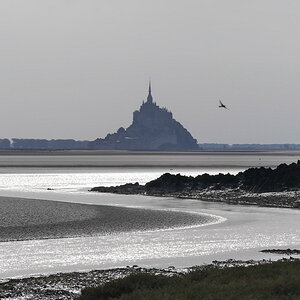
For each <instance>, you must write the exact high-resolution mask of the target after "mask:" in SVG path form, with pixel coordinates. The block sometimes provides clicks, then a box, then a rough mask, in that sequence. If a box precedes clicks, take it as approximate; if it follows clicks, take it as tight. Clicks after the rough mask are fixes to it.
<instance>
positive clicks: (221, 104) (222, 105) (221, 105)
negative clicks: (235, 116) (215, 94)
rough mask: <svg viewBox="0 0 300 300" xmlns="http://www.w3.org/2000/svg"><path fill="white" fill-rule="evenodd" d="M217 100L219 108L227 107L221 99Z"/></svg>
mask: <svg viewBox="0 0 300 300" xmlns="http://www.w3.org/2000/svg"><path fill="white" fill-rule="evenodd" d="M219 102H220V105H219V107H220V108H225V109H228V108H227V107H226V105H224V104H223V103H222V101H221V100H219Z"/></svg>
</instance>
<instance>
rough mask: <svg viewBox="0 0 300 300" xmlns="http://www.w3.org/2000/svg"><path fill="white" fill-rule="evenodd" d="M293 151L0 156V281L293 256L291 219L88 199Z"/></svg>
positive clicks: (268, 161)
mask: <svg viewBox="0 0 300 300" xmlns="http://www.w3.org/2000/svg"><path fill="white" fill-rule="evenodd" d="M299 157H300V154H299V152H259V153H254V152H251V153H244V152H242V153H239V152H237V153H192V154H188V153H184V154H182V153H164V154H160V153H148V154H144V153H123V154H122V153H119V152H112V153H111V152H104V153H103V152H97V151H96V152H88V153H83V152H76V151H74V152H71V153H70V152H54V153H42V154H40V153H34V154H33V153H30V152H29V153H26V154H25V155H24V154H22V155H20V154H19V153H17V152H16V153H14V154H13V155H6V154H5V155H4V154H3V155H1V154H0V278H7V277H18V276H27V275H32V274H49V273H55V272H64V271H79V270H91V269H104V268H112V267H121V266H126V265H133V264H137V265H141V266H156V267H164V266H169V265H174V266H177V267H184V266H191V265H196V264H202V263H209V262H211V261H212V260H215V259H217V260H219V259H228V258H241V259H249V258H253V259H259V258H265V259H269V258H271V259H276V256H274V255H272V254H261V253H260V252H258V251H259V250H260V249H263V248H278V247H282V248H286V247H290V248H298V249H299V247H300V229H299V228H300V226H299V220H300V218H299V217H300V213H299V210H293V209H280V208H261V207H254V206H234V205H227V204H217V203H209V202H202V201H198V200H189V199H174V198H159V197H148V196H136V195H112V194H100V193H91V192H89V191H88V190H89V189H90V188H91V187H94V186H99V185H105V186H111V185H119V184H123V183H127V182H139V183H145V182H147V181H149V180H152V179H155V178H157V177H158V176H160V175H161V174H163V173H165V172H169V173H175V174H177V173H181V174H186V175H198V174H203V173H209V174H217V173H228V172H229V173H232V174H236V173H238V172H240V171H243V170H245V169H246V168H248V167H256V166H258V167H259V166H266V167H274V166H276V165H278V164H279V163H283V162H285V163H291V162H296V161H297V160H298V158H299Z"/></svg>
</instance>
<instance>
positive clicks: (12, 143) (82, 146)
mask: <svg viewBox="0 0 300 300" xmlns="http://www.w3.org/2000/svg"><path fill="white" fill-rule="evenodd" d="M90 143H91V141H77V140H74V139H51V140H47V139H17V138H13V139H7V138H4V139H0V149H2V150H14V149H15V150H89V149H92V147H91V146H90ZM198 146H199V151H255V150H258V151H264V150H265V151H267V150H270V151H271V150H278V151H280V150H281V151H284V150H300V144H221V143H201V144H198ZM128 150H129V149H128Z"/></svg>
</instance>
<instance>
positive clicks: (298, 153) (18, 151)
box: [0, 149, 300, 156]
mask: <svg viewBox="0 0 300 300" xmlns="http://www.w3.org/2000/svg"><path fill="white" fill-rule="evenodd" d="M258 153H259V154H261V155H270V154H272V153H274V154H276V155H286V154H291V155H295V156H300V150H299V149H295V150H282V149H281V150H263V149H259V150H194V151H155V150H153V151H139V150H136V151H133V150H49V149H45V150H26V149H10V150H3V149H0V156H2V155H3V156H10V155H41V156H42V155H53V156H55V155H63V156H64V155H66V156H67V155H87V156H88V155H200V156H201V155H207V154H209V155H220V154H222V155H237V154H240V155H256V154H258Z"/></svg>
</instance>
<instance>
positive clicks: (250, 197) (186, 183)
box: [91, 161, 300, 208]
mask: <svg viewBox="0 0 300 300" xmlns="http://www.w3.org/2000/svg"><path fill="white" fill-rule="evenodd" d="M91 191H95V192H102V193H116V194H140V195H148V196H159V197H177V198H189V199H198V200H202V201H211V202H225V203H228V204H239V205H241V204H243V205H245V204H246V205H259V206H268V207H285V208H300V161H298V162H297V163H292V164H290V165H287V164H281V165H279V166H278V167H277V168H276V169H271V168H264V167H261V168H250V169H248V170H246V171H244V172H240V173H238V174H237V175H231V174H218V175H209V174H203V175H198V176H196V177H192V176H183V175H180V174H176V175H175V174H170V173H165V174H163V175H162V176H160V177H159V178H157V179H155V180H152V181H150V182H148V183H146V184H145V185H140V184H139V183H138V182H136V183H127V184H124V185H120V186H111V187H104V186H99V187H94V188H92V189H91Z"/></svg>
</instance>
